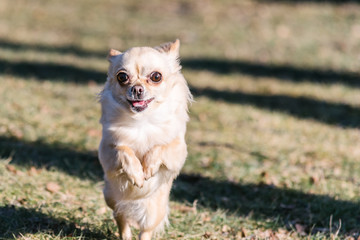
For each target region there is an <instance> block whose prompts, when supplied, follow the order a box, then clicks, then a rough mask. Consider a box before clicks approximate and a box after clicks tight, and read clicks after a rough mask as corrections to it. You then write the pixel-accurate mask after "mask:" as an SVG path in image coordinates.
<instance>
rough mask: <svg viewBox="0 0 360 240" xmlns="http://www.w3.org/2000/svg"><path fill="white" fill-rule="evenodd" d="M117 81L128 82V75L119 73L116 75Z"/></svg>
mask: <svg viewBox="0 0 360 240" xmlns="http://www.w3.org/2000/svg"><path fill="white" fill-rule="evenodd" d="M117 80H118V81H119V83H122V84H124V83H126V82H127V81H128V80H129V75H127V74H126V73H124V72H119V73H118V74H117Z"/></svg>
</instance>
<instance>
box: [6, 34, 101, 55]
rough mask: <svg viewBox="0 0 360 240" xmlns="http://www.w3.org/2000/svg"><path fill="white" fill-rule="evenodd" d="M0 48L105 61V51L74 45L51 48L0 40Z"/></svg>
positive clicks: (49, 46)
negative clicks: (71, 55) (90, 49)
mask: <svg viewBox="0 0 360 240" xmlns="http://www.w3.org/2000/svg"><path fill="white" fill-rule="evenodd" d="M0 48H5V49H10V50H14V51H26V50H34V51H41V52H48V53H60V54H73V55H76V56H78V57H87V58H88V57H95V58H103V59H106V56H107V51H94V50H92V51H89V50H86V49H83V48H80V47H77V46H74V45H62V46H51V45H45V44H31V43H19V42H13V41H8V40H6V39H0Z"/></svg>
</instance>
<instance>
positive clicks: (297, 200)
mask: <svg viewBox="0 0 360 240" xmlns="http://www.w3.org/2000/svg"><path fill="white" fill-rule="evenodd" d="M171 198H172V200H175V201H179V202H184V201H187V202H190V203H191V202H193V201H195V200H198V204H200V205H201V206H205V207H208V208H211V209H214V210H217V209H222V210H225V211H227V212H228V213H230V214H237V215H241V216H244V217H250V218H252V219H255V220H260V221H263V222H265V220H270V221H271V222H272V224H269V227H270V228H271V227H274V225H278V226H279V225H280V226H283V227H286V228H291V227H294V225H295V224H296V223H299V224H302V225H303V226H306V232H307V233H312V234H315V233H317V232H325V233H327V232H328V231H329V223H330V217H331V216H332V223H333V226H331V227H332V228H333V229H334V230H335V231H336V230H337V229H338V227H339V220H341V230H340V233H341V234H343V235H350V234H354V233H356V234H360V225H359V222H360V208H359V204H360V202H358V203H355V202H350V201H343V200H336V199H334V198H332V197H329V196H326V195H316V194H309V193H303V192H300V191H297V190H292V189H285V188H278V187H274V186H271V185H267V184H238V183H232V182H229V181H218V180H214V179H210V178H207V177H203V176H201V175H186V174H182V175H180V176H179V177H178V178H177V180H176V181H175V182H174V186H173V189H172V195H171ZM274 223H276V224H274Z"/></svg>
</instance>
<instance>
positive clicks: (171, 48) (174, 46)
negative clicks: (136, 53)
mask: <svg viewBox="0 0 360 240" xmlns="http://www.w3.org/2000/svg"><path fill="white" fill-rule="evenodd" d="M155 49H156V50H158V51H159V52H163V53H167V54H169V55H171V56H173V57H175V58H178V57H179V50H180V40H179V39H176V40H175V41H174V42H167V43H163V44H161V45H160V46H157V47H155Z"/></svg>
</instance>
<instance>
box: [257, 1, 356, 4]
mask: <svg viewBox="0 0 360 240" xmlns="http://www.w3.org/2000/svg"><path fill="white" fill-rule="evenodd" d="M257 1H258V2H260V3H287V4H294V3H329V4H334V5H342V4H347V3H360V1H359V0H257Z"/></svg>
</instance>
